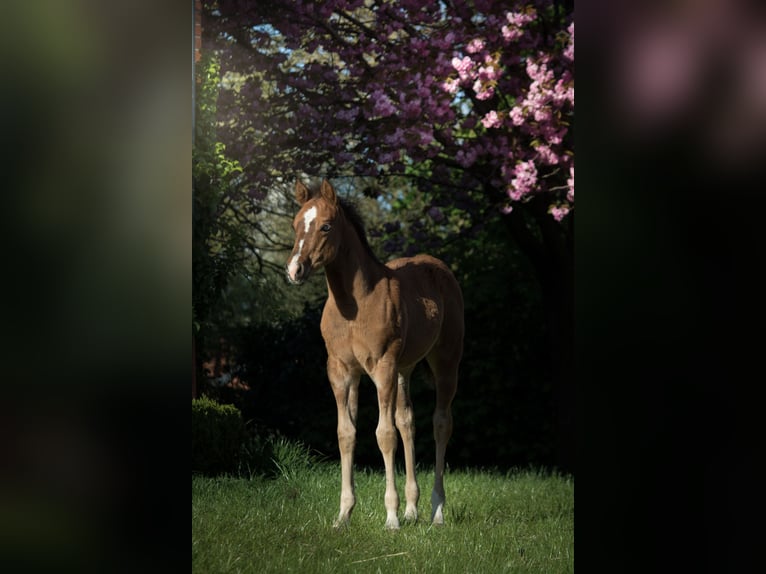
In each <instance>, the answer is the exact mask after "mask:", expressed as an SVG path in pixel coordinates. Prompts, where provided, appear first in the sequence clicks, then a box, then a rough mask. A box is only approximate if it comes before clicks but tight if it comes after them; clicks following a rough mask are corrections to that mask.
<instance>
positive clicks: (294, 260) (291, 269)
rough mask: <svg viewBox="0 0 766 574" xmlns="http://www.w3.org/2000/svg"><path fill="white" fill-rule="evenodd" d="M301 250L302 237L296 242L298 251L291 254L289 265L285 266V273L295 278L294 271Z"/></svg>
mask: <svg viewBox="0 0 766 574" xmlns="http://www.w3.org/2000/svg"><path fill="white" fill-rule="evenodd" d="M302 250H303V239H301V240H300V241H299V242H298V253H296V254H295V255H293V258H292V259H291V260H290V265H288V267H287V273H288V275H290V277H292V278H293V279H295V272H296V271H297V270H298V259H300V256H301V251H302Z"/></svg>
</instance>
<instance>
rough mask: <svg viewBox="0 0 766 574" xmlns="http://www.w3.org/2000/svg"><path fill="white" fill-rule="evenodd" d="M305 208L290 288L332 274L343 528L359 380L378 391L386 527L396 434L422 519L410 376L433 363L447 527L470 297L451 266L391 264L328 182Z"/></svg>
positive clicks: (410, 494)
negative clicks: (448, 469) (448, 468)
mask: <svg viewBox="0 0 766 574" xmlns="http://www.w3.org/2000/svg"><path fill="white" fill-rule="evenodd" d="M295 192H296V199H297V200H298V203H299V204H300V206H301V208H300V211H299V212H298V214H297V215H296V216H295V220H294V221H293V227H294V229H295V239H296V241H295V246H294V247H293V251H292V253H291V255H290V259H289V261H288V264H287V276H288V278H289V280H290V281H291V282H292V283H295V284H300V283H302V282H303V281H305V280H306V278H307V277H308V276H309V274H310V273H311V271H312V270H313V269H314V268H319V267H322V266H323V267H324V268H325V274H326V278H327V289H328V296H327V303H326V304H325V307H324V312H323V314H322V322H321V331H322V337H323V338H324V341H325V345H326V347H327V355H328V358H327V376H328V378H329V379H330V384H331V385H332V390H333V393H334V394H335V400H336V402H337V406H338V447H339V450H340V460H341V495H340V513H339V514H338V519H337V520H336V521H335V526H336V527H339V526H342V525H344V524H347V523H348V522H349V519H350V518H351V511H352V510H353V508H354V504H355V503H356V497H355V494H354V479H353V466H354V446H355V443H356V420H357V404H358V397H359V395H358V391H359V379H360V376H361V375H362V374H363V373H367V374H368V375H369V376H370V378H371V379H372V380H373V382H374V383H375V386H376V387H377V391H378V407H379V418H378V426H377V429H376V431H375V435H376V437H377V439H378V446H379V447H380V451H381V453H382V454H383V462H384V464H385V468H386V495H385V505H386V515H387V516H386V527H387V528H394V529H395V528H399V518H398V515H397V513H398V510H399V495H398V494H397V491H396V483H395V478H394V454H395V452H396V446H397V436H396V430H395V427H396V429H399V434H400V435H401V437H402V443H403V446H404V461H405V467H406V475H407V478H406V486H405V496H406V501H407V505H406V509H405V512H404V518H405V520H413V521H414V520H416V519H417V515H418V510H417V505H418V498H419V496H420V491H419V489H418V484H417V481H416V478H415V445H414V435H415V427H414V422H413V413H412V402H411V401H410V390H409V384H410V375H411V374H412V371H413V369H414V368H415V365H416V364H417V363H418V362H419V361H420V360H422V359H426V361H427V362H428V365H429V367H430V368H431V371H432V373H433V375H434V381H435V385H436V409H435V411H434V415H433V427H434V440H435V441H436V466H435V470H434V474H435V477H434V488H433V493H432V494H431V506H432V509H431V521H432V523H433V524H443V523H444V514H443V508H444V501H445V497H444V482H443V476H444V455H445V451H446V448H447V441H448V440H449V438H450V435H451V434H452V413H451V405H452V399H453V398H454V396H455V391H456V390H457V371H458V364H459V363H460V359H461V357H462V353H463V330H464V326H463V296H462V293H461V291H460V286H459V285H458V283H457V281H456V280H455V277H454V276H453V275H452V272H451V271H450V270H449V269H448V268H447V266H446V265H445V264H444V263H442V262H441V261H439V260H438V259H435V258H433V257H430V256H428V255H418V256H416V257H407V258H403V259H396V260H394V261H391V262H389V263H388V264H386V265H384V264H383V263H381V262H380V261H379V260H378V259H377V258H376V257H375V255H374V253H373V252H372V249H371V248H370V246H369V245H368V243H367V239H366V237H365V234H364V228H363V227H362V224H361V220H360V219H359V216H358V214H357V213H356V211H355V210H354V209H353V208H352V207H351V206H350V205H348V204H347V203H346V202H344V201H343V200H341V199H339V198H338V196H337V195H336V193H335V190H334V189H333V187H332V186H331V185H330V184H329V183H328V182H327V181H326V180H325V181H323V182H322V186H321V189H320V191H319V193H313V194H312V192H310V191H309V189H308V188H307V187H306V186H305V185H303V183H301V182H297V183H296V186H295Z"/></svg>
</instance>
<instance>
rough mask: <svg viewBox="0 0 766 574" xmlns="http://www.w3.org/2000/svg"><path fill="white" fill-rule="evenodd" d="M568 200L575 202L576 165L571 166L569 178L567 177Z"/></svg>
mask: <svg viewBox="0 0 766 574" xmlns="http://www.w3.org/2000/svg"><path fill="white" fill-rule="evenodd" d="M567 187H568V188H569V191H567V201H569V202H570V203H574V166H572V167H570V168H569V178H568V179H567Z"/></svg>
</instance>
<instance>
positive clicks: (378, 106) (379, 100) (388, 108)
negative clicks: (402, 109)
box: [372, 90, 396, 118]
mask: <svg viewBox="0 0 766 574" xmlns="http://www.w3.org/2000/svg"><path fill="white" fill-rule="evenodd" d="M372 97H373V98H374V100H375V104H374V106H373V109H372V113H373V114H374V115H375V116H379V117H381V118H385V117H388V116H390V115H392V114H393V113H394V112H395V111H396V108H395V107H394V103H393V102H392V101H391V98H389V97H388V96H387V95H386V94H384V93H383V91H382V90H378V91H376V92H373V93H372Z"/></svg>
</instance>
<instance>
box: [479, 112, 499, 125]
mask: <svg viewBox="0 0 766 574" xmlns="http://www.w3.org/2000/svg"><path fill="white" fill-rule="evenodd" d="M481 123H482V124H483V125H484V127H485V128H487V129H489V128H497V127H500V125H501V124H502V121H501V119H500V116H498V115H497V112H496V111H495V110H492V111H491V112H489V113H487V114H485V115H484V117H483V118H482V119H481Z"/></svg>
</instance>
